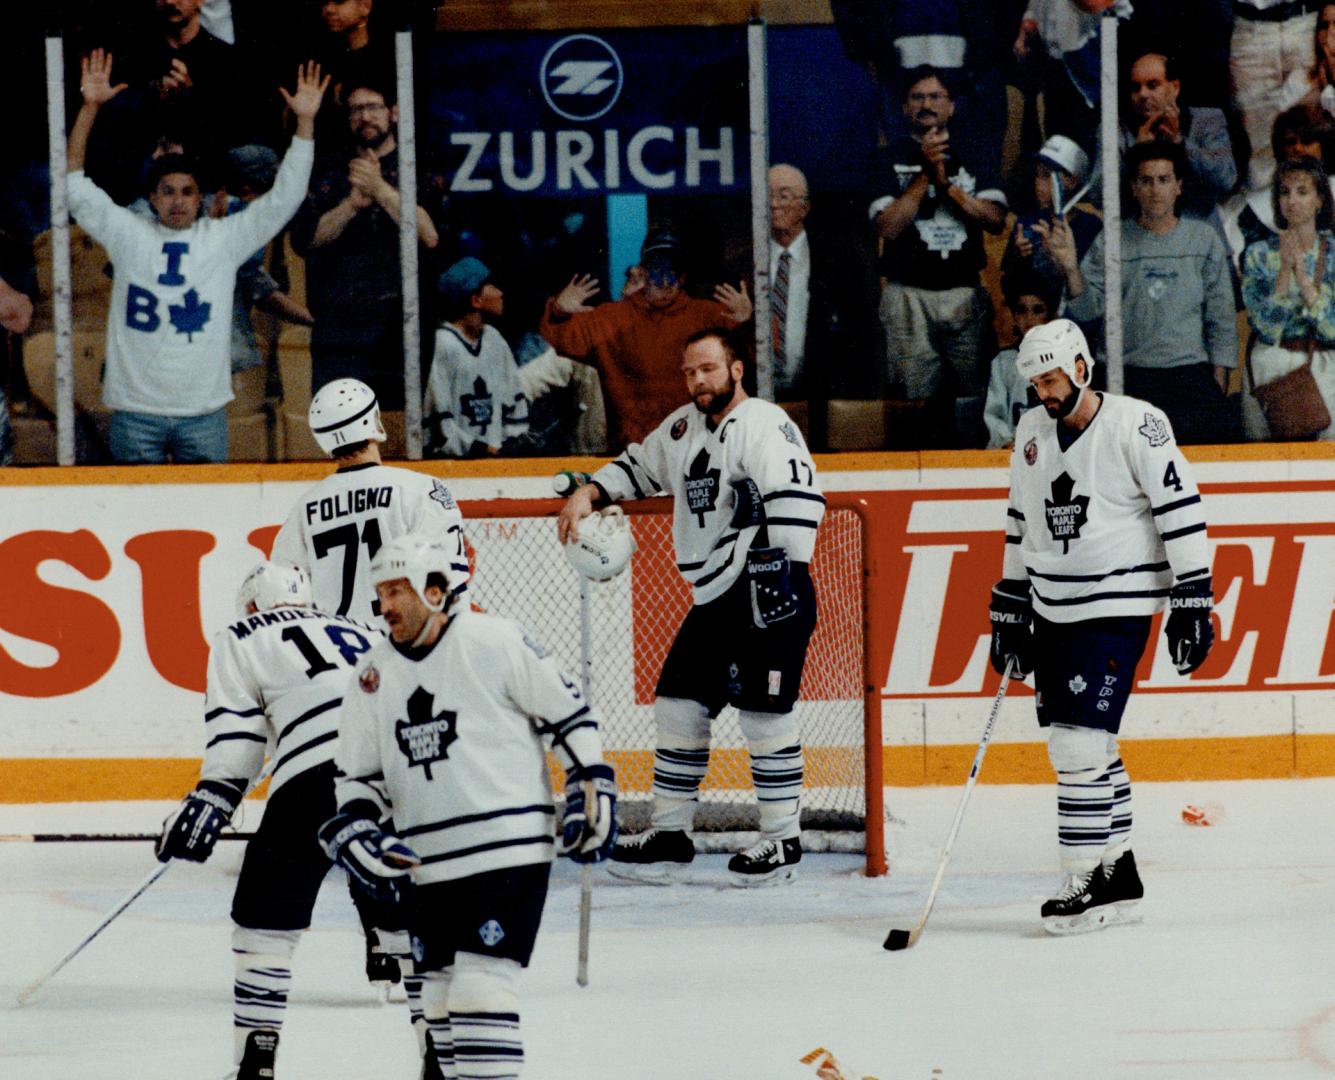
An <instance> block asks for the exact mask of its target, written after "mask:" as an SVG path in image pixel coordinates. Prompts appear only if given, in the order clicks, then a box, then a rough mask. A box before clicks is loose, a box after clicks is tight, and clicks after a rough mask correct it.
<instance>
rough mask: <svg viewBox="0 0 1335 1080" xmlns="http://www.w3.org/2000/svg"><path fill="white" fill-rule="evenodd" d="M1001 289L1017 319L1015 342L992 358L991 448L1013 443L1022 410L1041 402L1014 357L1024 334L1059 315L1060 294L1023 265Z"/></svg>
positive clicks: (987, 418)
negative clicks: (1016, 364) (1021, 372)
mask: <svg viewBox="0 0 1335 1080" xmlns="http://www.w3.org/2000/svg"><path fill="white" fill-rule="evenodd" d="M1001 292H1002V295H1003V296H1004V297H1005V300H1006V306H1007V307H1008V308H1009V309H1010V313H1011V320H1012V321H1013V322H1014V323H1015V345H1013V346H1012V347H1011V348H1008V349H1002V350H1001V352H999V353H997V355H996V357H995V358H994V359H993V360H992V375H991V378H990V379H989V380H988V384H987V404H986V405H985V406H984V407H983V422H984V423H986V424H987V448H988V449H989V450H1000V449H1003V448H1005V447H1008V446H1010V445H1011V444H1012V443H1013V442H1014V441H1015V424H1016V421H1018V420H1019V419H1020V414H1021V413H1023V412H1024V411H1025V410H1027V409H1029V408H1032V407H1033V406H1035V405H1037V404H1038V396H1037V395H1036V394H1035V393H1034V388H1033V387H1032V386H1030V385H1029V381H1028V380H1027V379H1024V378H1021V377H1020V373H1019V371H1018V370H1017V369H1016V367H1015V358H1016V357H1017V356H1018V355H1019V344H1020V342H1021V341H1022V340H1023V339H1024V336H1025V334H1027V333H1029V331H1030V330H1032V329H1033V328H1034V327H1035V326H1042V325H1043V324H1044V323H1047V322H1051V321H1052V319H1054V318H1056V315H1057V296H1058V294H1057V293H1056V292H1055V291H1054V290H1052V289H1051V288H1050V287H1049V285H1048V284H1047V283H1046V282H1045V281H1044V280H1043V279H1042V278H1040V277H1039V276H1038V275H1037V274H1035V273H1033V272H1032V271H1026V270H1023V269H1021V270H1017V271H1016V272H1014V273H1012V274H1009V275H1007V277H1006V278H1004V279H1003V281H1002V285H1001Z"/></svg>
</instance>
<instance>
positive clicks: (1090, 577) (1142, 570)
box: [1025, 562, 1168, 581]
mask: <svg viewBox="0 0 1335 1080" xmlns="http://www.w3.org/2000/svg"><path fill="white" fill-rule="evenodd" d="M1025 569H1026V570H1028V572H1029V576H1030V577H1031V578H1042V579H1043V580H1044V581H1102V580H1103V579H1104V578H1110V577H1117V576H1118V575H1119V574H1155V573H1158V572H1159V571H1160V570H1167V569H1168V564H1167V563H1166V562H1154V563H1141V564H1140V565H1139V566H1124V567H1122V568H1121V569H1120V570H1109V571H1108V572H1107V573H1106V574H1040V573H1039V572H1038V571H1037V570H1030V569H1029V567H1027V566H1026V567H1025Z"/></svg>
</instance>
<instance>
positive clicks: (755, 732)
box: [738, 709, 804, 840]
mask: <svg viewBox="0 0 1335 1080" xmlns="http://www.w3.org/2000/svg"><path fill="white" fill-rule="evenodd" d="M738 721H739V723H740V724H741V728H742V734H743V735H744V736H746V745H747V749H748V750H749V751H750V754H751V782H752V783H753V784H755V787H756V799H757V801H758V802H759V803H760V835H761V836H762V837H764V838H765V839H769V840H791V839H793V838H795V837H796V836H797V835H798V833H799V832H800V829H801V826H800V824H799V814H800V811H801V803H802V772H803V768H804V763H803V758H802V746H801V740H800V736H799V734H798V730H797V717H796V716H794V715H793V714H792V713H791V712H786V713H764V712H753V711H751V710H749V709H742V710H741V711H740V712H739V714H738Z"/></svg>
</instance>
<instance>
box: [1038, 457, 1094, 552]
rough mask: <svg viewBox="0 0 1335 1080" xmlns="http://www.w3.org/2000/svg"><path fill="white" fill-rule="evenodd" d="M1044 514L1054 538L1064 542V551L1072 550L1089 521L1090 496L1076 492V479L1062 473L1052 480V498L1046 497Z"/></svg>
mask: <svg viewBox="0 0 1335 1080" xmlns="http://www.w3.org/2000/svg"><path fill="white" fill-rule="evenodd" d="M1043 506H1044V508H1045V509H1046V511H1047V513H1046V514H1045V515H1044V516H1045V517H1046V518H1047V522H1048V532H1050V533H1051V534H1052V539H1054V540H1060V541H1061V542H1062V553H1063V554H1065V553H1066V552H1068V551H1070V550H1071V541H1072V540H1079V539H1080V530H1081V529H1082V528H1083V527H1084V526H1085V524H1086V523H1087V522H1088V521H1089V516H1088V515H1089V496H1088V495H1077V494H1075V481H1074V480H1072V479H1071V477H1070V475H1069V474H1067V473H1062V474H1061V476H1059V477H1057V478H1056V479H1055V480H1053V481H1052V498H1051V499H1044V500H1043Z"/></svg>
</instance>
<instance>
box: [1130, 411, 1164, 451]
mask: <svg viewBox="0 0 1335 1080" xmlns="http://www.w3.org/2000/svg"><path fill="white" fill-rule="evenodd" d="M1136 430H1137V431H1139V432H1140V433H1141V434H1142V435H1144V436H1145V441H1146V442H1147V443H1149V444H1150V445H1151V446H1154V447H1159V446H1163V445H1164V444H1165V443H1166V442H1168V440H1169V439H1170V438H1172V436H1171V434H1170V433H1169V431H1168V424H1167V422H1165V421H1164V419H1163V418H1162V417H1158V416H1155V415H1154V414H1153V413H1146V414H1145V422H1144V423H1143V424H1141V425H1140V427H1138V428H1136Z"/></svg>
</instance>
